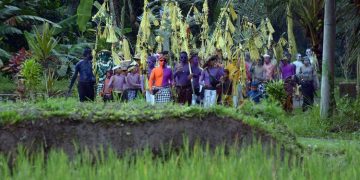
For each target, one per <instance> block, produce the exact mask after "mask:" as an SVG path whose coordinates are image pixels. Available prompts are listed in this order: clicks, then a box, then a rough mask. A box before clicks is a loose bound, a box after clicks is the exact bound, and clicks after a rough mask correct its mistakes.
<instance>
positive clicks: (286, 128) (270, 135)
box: [0, 98, 360, 180]
mask: <svg viewBox="0 0 360 180" xmlns="http://www.w3.org/2000/svg"><path fill="white" fill-rule="evenodd" d="M314 111H316V108H314ZM313 113H314V112H308V113H306V114H297V112H295V114H293V115H288V114H285V113H284V112H282V110H281V109H280V108H278V107H277V106H274V105H271V104H270V103H267V102H264V103H263V104H260V105H253V104H251V103H249V104H245V105H244V106H242V107H241V108H240V109H233V108H225V107H220V106H219V107H214V108H210V109H203V108H200V107H185V106H178V105H172V104H168V105H166V106H149V105H147V104H145V103H143V102H142V101H140V100H139V101H135V102H133V103H128V104H119V103H108V104H103V103H82V104H81V103H77V101H76V100H75V99H71V98H70V99H67V100H65V99H49V100H46V101H38V102H17V103H12V102H2V103H1V106H0V119H1V121H0V124H1V125H0V140H1V142H0V179H61V180H63V179H359V178H360V177H359V176H360V168H359V165H360V141H359V138H358V136H357V135H356V134H352V135H350V134H348V135H347V136H342V134H337V135H336V134H331V133H330V132H325V131H326V128H323V129H321V128H322V126H324V125H323V124H322V123H319V122H317V120H316V118H311V117H312V116H314V115H313ZM300 116H302V119H301V118H300ZM300 120H302V121H305V122H308V123H305V122H299V121H300ZM289 121H292V122H293V123H292V124H291V122H289ZM310 122H311V123H310ZM299 126H302V127H303V128H302V130H301V128H299ZM47 129H48V130H47ZM81 129H82V131H84V132H82V133H79V132H77V131H81ZM149 129H150V130H149ZM317 131H324V132H322V133H321V132H317ZM105 132H106V133H109V132H112V133H110V134H106V133H105ZM32 133H35V134H42V135H32ZM142 133H143V134H142ZM9 134H12V135H11V136H10V135H9ZM67 134H68V135H67ZM69 134H70V135H69ZM9 137H12V138H9ZM68 137H73V138H74V141H72V142H69V143H68V144H66V143H64V142H62V141H69V139H68ZM344 137H346V138H344ZM39 139H41V140H39ZM6 140H7V141H6ZM76 140H78V141H76ZM95 140H96V141H97V142H96V143H94V141H95ZM146 142H147V143H146ZM121 143H123V146H121V145H118V144H121ZM162 143H164V144H162ZM102 145H104V146H102ZM105 145H109V146H105ZM10 146H11V148H10ZM71 148H73V149H71ZM69 149H70V150H69Z"/></svg>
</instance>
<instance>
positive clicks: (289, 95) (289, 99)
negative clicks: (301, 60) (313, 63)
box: [280, 57, 296, 112]
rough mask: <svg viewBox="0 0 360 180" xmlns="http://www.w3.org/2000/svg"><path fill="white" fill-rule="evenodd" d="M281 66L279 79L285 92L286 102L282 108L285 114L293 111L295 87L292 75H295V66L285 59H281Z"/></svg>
mask: <svg viewBox="0 0 360 180" xmlns="http://www.w3.org/2000/svg"><path fill="white" fill-rule="evenodd" d="M281 62H282V66H281V67H280V70H281V78H282V79H283V81H284V89H285V92H286V101H285V103H284V104H283V108H284V110H285V111H286V112H291V111H292V110H293V94H294V88H295V86H296V83H295V80H294V75H295V73H296V72H295V70H296V68H295V66H294V65H293V64H291V63H290V62H289V60H288V58H287V57H283V59H282V60H281Z"/></svg>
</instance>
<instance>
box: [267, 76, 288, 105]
mask: <svg viewBox="0 0 360 180" xmlns="http://www.w3.org/2000/svg"><path fill="white" fill-rule="evenodd" d="M266 93H267V95H268V96H269V98H270V100H272V101H275V102H278V103H280V104H283V102H284V101H285V99H286V92H285V89H284V81H282V80H280V81H273V82H270V83H268V84H267V85H266Z"/></svg>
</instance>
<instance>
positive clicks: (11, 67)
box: [2, 48, 31, 74]
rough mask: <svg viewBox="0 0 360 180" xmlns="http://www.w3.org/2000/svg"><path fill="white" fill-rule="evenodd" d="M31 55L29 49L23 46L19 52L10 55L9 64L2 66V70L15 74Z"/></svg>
mask: <svg viewBox="0 0 360 180" xmlns="http://www.w3.org/2000/svg"><path fill="white" fill-rule="evenodd" d="M30 56H31V53H30V52H29V51H26V49H25V48H21V49H20V50H19V52H17V53H15V54H14V55H13V56H11V58H10V60H9V64H8V65H7V66H5V67H4V68H2V71H4V72H7V73H11V74H16V73H18V72H19V71H20V69H21V65H22V63H23V62H24V61H25V60H26V59H27V58H29V57H30Z"/></svg>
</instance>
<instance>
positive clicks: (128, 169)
mask: <svg viewBox="0 0 360 180" xmlns="http://www.w3.org/2000/svg"><path fill="white" fill-rule="evenodd" d="M262 147H263V146H262V145H261V144H259V143H254V144H253V145H252V146H249V147H246V148H243V149H239V148H237V147H229V148H225V147H224V146H219V147H216V148H215V149H214V150H209V149H208V148H206V147H205V148H204V147H201V146H199V145H195V146H194V147H192V148H190V149H188V150H186V149H182V150H180V151H178V152H170V153H169V155H168V157H165V158H164V157H161V156H154V155H153V154H152V153H151V151H149V150H148V149H146V150H144V151H141V152H137V153H135V154H134V153H132V154H130V153H129V154H126V155H124V156H122V157H118V156H116V154H115V152H114V151H111V150H110V151H107V152H106V153H105V154H104V153H103V154H100V155H98V157H97V158H93V156H91V155H90V154H91V153H90V151H89V150H83V151H82V152H81V153H79V154H77V155H75V156H74V157H73V158H72V159H71V160H70V158H69V157H68V156H67V155H66V154H65V153H64V152H62V151H54V150H52V151H51V152H50V153H49V154H48V155H47V158H46V157H45V155H44V154H43V153H42V152H40V153H39V154H36V155H29V154H28V153H27V152H26V151H20V153H19V155H18V156H17V158H16V159H15V165H14V166H13V167H12V173H10V167H9V166H8V163H7V161H8V160H9V159H8V158H7V156H4V155H0V165H1V166H0V178H1V179H24V178H25V179H65V180H67V179H134V180H137V179H204V180H205V179H206V180H207V179H210V180H211V179H358V178H359V173H360V170H359V168H358V165H359V164H360V158H359V157H360V151H359V150H358V149H355V148H353V147H350V146H349V147H347V151H346V153H345V154H343V155H336V156H334V155H330V156H323V155H321V154H318V153H308V154H304V156H303V157H301V159H298V158H296V157H293V156H292V155H290V154H289V153H287V152H285V153H284V154H282V155H281V151H280V149H278V148H274V149H270V153H266V151H268V150H265V149H263V148H262ZM268 152H269V151H268Z"/></svg>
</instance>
